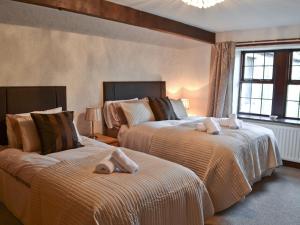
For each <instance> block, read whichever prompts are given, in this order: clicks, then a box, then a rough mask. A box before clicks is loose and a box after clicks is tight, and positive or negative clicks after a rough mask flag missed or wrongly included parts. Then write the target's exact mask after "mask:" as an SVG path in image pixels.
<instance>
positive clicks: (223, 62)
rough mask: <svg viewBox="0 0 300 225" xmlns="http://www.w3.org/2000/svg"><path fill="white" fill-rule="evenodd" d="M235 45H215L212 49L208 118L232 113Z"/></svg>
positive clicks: (224, 43)
mask: <svg viewBox="0 0 300 225" xmlns="http://www.w3.org/2000/svg"><path fill="white" fill-rule="evenodd" d="M234 60H235V43H233V42H223V43H217V44H215V45H214V46H213V47H212V53H211V65H210V84H209V85H210V95H209V107H208V116H213V117H227V116H228V115H229V114H230V113H231V111H232V91H233V90H232V88H233V68H234Z"/></svg>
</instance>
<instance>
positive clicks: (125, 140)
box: [118, 118, 282, 211]
mask: <svg viewBox="0 0 300 225" xmlns="http://www.w3.org/2000/svg"><path fill="white" fill-rule="evenodd" d="M202 120H203V118H201V119H199V118H195V119H193V120H180V121H171V120H170V121H154V122H146V123H142V124H139V125H137V126H134V127H131V128H128V127H127V126H122V127H121V129H120V132H119V136H118V138H119V143H120V144H121V146H123V147H127V148H131V149H134V150H137V151H142V152H145V153H148V154H151V155H155V156H157V157H160V158H163V159H166V160H169V161H172V162H176V163H178V164H181V165H183V166H185V167H188V168H190V169H191V170H193V171H194V172H195V173H196V174H197V175H198V176H199V177H200V178H201V180H203V181H204V183H205V185H206V188H207V189H208V191H209V194H210V197H211V199H212V201H213V204H214V208H215V210H216V211H222V210H224V209H226V208H228V207H230V206H231V205H233V204H235V203H236V202H238V201H240V200H241V199H243V198H244V197H245V196H246V195H247V194H249V193H250V192H251V190H252V188H251V185H253V183H255V182H257V181H259V180H260V179H261V178H262V177H264V176H267V175H270V174H271V173H272V171H273V170H274V168H276V167H278V166H280V165H281V164H282V162H281V157H280V154H279V151H278V146H277V141H276V138H275V136H274V134H273V132H272V131H271V130H269V129H266V128H263V127H259V126H254V125H250V124H246V123H245V124H244V127H243V128H242V129H239V130H233V129H226V128H222V130H221V134H220V135H210V134H207V133H206V132H200V131H197V130H196V124H197V123H199V122H201V121H202Z"/></svg>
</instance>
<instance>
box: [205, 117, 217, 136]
mask: <svg viewBox="0 0 300 225" xmlns="http://www.w3.org/2000/svg"><path fill="white" fill-rule="evenodd" d="M203 124H204V126H205V127H206V128H207V133H208V134H215V135H216V134H219V133H220V130H221V129H220V126H219V124H218V123H217V122H216V121H215V120H214V118H212V117H208V118H206V119H205V120H203Z"/></svg>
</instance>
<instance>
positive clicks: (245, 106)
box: [240, 98, 250, 113]
mask: <svg viewBox="0 0 300 225" xmlns="http://www.w3.org/2000/svg"><path fill="white" fill-rule="evenodd" d="M240 112H244V113H249V112H250V99H249V98H241V101H240Z"/></svg>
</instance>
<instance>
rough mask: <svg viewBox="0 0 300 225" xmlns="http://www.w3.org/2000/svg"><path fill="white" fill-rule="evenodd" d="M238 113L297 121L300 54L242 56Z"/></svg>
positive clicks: (299, 88) (265, 53)
mask: <svg viewBox="0 0 300 225" xmlns="http://www.w3.org/2000/svg"><path fill="white" fill-rule="evenodd" d="M238 111H239V114H246V115H259V116H269V115H278V116H279V117H280V118H292V119H300V50H272V51H252V52H242V59H241V76H240V91H239V106H238Z"/></svg>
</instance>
